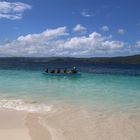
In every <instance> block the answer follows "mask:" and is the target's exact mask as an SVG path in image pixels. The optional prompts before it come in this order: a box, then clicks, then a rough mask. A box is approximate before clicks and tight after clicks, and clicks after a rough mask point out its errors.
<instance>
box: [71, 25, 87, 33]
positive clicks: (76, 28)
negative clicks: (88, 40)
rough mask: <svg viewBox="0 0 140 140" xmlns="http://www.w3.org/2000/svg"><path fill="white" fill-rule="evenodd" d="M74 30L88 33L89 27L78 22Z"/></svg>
mask: <svg viewBox="0 0 140 140" xmlns="http://www.w3.org/2000/svg"><path fill="white" fill-rule="evenodd" d="M73 31H74V32H77V33H86V31H87V28H86V27H84V26H82V25H81V24H77V25H76V26H75V27H74V28H73Z"/></svg>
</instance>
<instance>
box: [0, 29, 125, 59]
mask: <svg viewBox="0 0 140 140" xmlns="http://www.w3.org/2000/svg"><path fill="white" fill-rule="evenodd" d="M63 36H66V37H67V38H66V37H63ZM124 46H125V43H124V42H121V41H116V40H112V38H111V37H110V36H109V37H104V36H102V35H101V34H99V33H97V32H93V33H91V34H89V35H88V36H80V37H70V36H68V33H67V28H66V27H59V28H56V29H49V30H45V31H44V32H42V33H39V34H28V35H26V36H20V37H18V38H17V39H16V40H13V41H11V42H8V43H5V44H4V45H1V46H0V56H45V57H48V56H74V57H84V56H96V55H100V56H101V55H102V54H106V55H110V54H112V53H114V52H115V53H116V52H119V51H121V50H123V49H124Z"/></svg>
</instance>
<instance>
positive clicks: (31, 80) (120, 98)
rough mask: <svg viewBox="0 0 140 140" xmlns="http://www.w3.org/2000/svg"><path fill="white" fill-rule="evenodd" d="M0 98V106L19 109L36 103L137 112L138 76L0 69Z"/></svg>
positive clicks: (139, 99)
mask: <svg viewBox="0 0 140 140" xmlns="http://www.w3.org/2000/svg"><path fill="white" fill-rule="evenodd" d="M0 99H1V101H0V106H1V107H7V108H10V107H11V108H14V107H15V108H17V106H19V105H20V108H19V110H26V109H28V108H29V107H30V108H31V109H30V110H35V108H36V106H37V105H38V104H40V105H41V106H43V107H42V108H43V109H44V105H46V106H48V107H50V106H55V105H56V106H57V105H60V104H67V105H77V106H83V107H92V108H93V107H94V108H96V109H99V110H105V111H109V110H110V111H111V110H119V111H123V112H135V113H137V112H140V76H130V75H115V74H95V73H86V72H83V73H82V75H81V77H67V76H65V77H63V76H48V75H44V74H43V73H42V71H32V70H10V69H9V70H0ZM23 101H25V103H23ZM27 103H28V104H27ZM25 105H27V107H25ZM33 105H34V107H33ZM32 107H33V108H32ZM23 108H24V109H23ZM47 109H48V108H47ZM39 110H40V107H39Z"/></svg>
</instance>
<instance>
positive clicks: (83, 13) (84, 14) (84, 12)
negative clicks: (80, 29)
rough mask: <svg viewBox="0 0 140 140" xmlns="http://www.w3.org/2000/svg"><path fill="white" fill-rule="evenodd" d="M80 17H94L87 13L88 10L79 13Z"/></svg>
mask: <svg viewBox="0 0 140 140" xmlns="http://www.w3.org/2000/svg"><path fill="white" fill-rule="evenodd" d="M81 15H82V16H83V17H93V16H94V15H93V13H91V12H90V11H89V9H83V10H82V12H81Z"/></svg>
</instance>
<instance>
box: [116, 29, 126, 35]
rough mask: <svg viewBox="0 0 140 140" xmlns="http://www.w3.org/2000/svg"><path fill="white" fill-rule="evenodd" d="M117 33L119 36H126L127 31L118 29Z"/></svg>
mask: <svg viewBox="0 0 140 140" xmlns="http://www.w3.org/2000/svg"><path fill="white" fill-rule="evenodd" d="M117 33H118V34H119V35H124V34H125V30H124V29H118V31H117Z"/></svg>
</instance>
